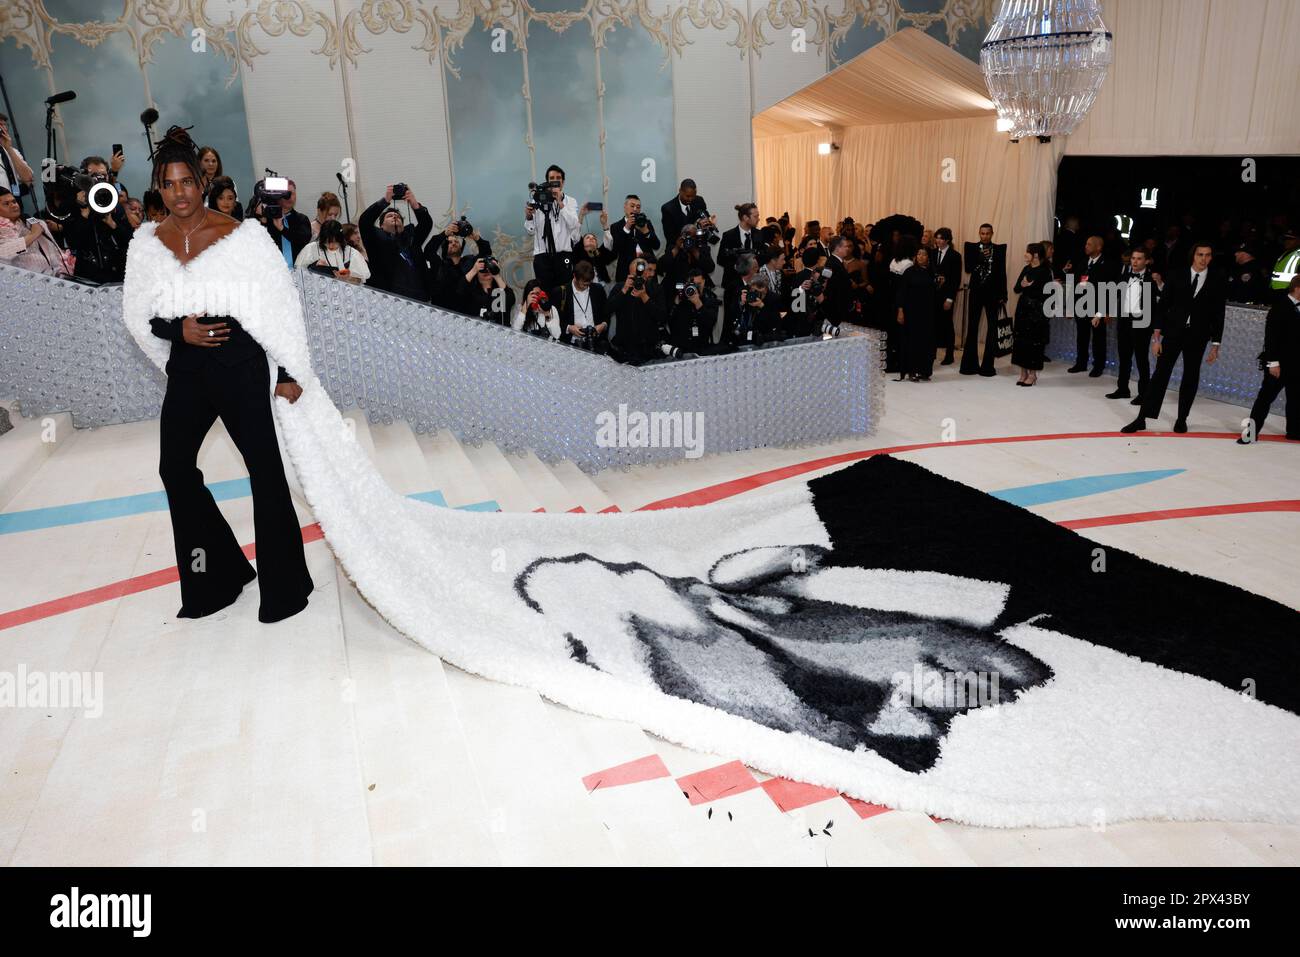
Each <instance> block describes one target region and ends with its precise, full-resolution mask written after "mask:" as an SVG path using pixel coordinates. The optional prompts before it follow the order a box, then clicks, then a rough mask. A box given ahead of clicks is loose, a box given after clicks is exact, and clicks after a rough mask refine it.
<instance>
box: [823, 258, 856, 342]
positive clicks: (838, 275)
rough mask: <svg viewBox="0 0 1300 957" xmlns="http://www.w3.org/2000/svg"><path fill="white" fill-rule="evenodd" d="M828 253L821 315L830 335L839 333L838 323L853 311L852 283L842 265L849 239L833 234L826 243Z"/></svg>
mask: <svg viewBox="0 0 1300 957" xmlns="http://www.w3.org/2000/svg"><path fill="white" fill-rule="evenodd" d="M827 246H828V248H829V249H830V255H829V256H828V257H827V258H826V266H825V268H824V269H823V270H822V272H823V275H825V271H826V270H827V269H829V270H830V275H829V276H826V277H825V280H826V290H825V296H826V298H825V300H824V301H823V302H822V308H821V315H822V319H823V320H824V324H829V327H830V328H829V329H828V330H827V331H828V332H829V333H830V334H831V335H839V327H840V323H841V322H843V321H844V320H846V319H848V318H849V316H850V315H851V314H852V313H853V283H852V282H851V281H850V280H849V273H848V270H847V269H846V268H845V266H844V257H845V256H847V255H848V250H849V241H848V239H847V238H845V237H844V236H833V237H832V238H831V241H830V242H829V243H828V244H827Z"/></svg>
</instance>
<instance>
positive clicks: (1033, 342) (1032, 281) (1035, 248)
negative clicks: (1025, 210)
mask: <svg viewBox="0 0 1300 957" xmlns="http://www.w3.org/2000/svg"><path fill="white" fill-rule="evenodd" d="M1053 278H1054V277H1053V276H1052V267H1051V265H1050V263H1049V260H1048V258H1047V250H1046V249H1044V248H1043V244H1042V243H1030V244H1029V245H1028V246H1026V247H1025V268H1024V269H1022V270H1020V278H1019V279H1017V280H1016V291H1017V292H1018V293H1020V299H1019V300H1018V301H1017V302H1016V318H1015V325H1014V327H1013V328H1014V332H1015V338H1014V340H1013V345H1012V351H1011V362H1012V363H1013V364H1014V365H1018V366H1020V381H1018V382H1017V383H1016V385H1023V386H1031V385H1033V384H1034V383H1035V382H1037V381H1038V373H1039V371H1040V370H1041V369H1042V368H1043V347H1044V346H1046V345H1047V328H1048V320H1047V315H1046V313H1044V311H1043V305H1044V302H1045V301H1046V299H1047V291H1046V287H1047V284H1048V283H1049V282H1051V281H1052V280H1053Z"/></svg>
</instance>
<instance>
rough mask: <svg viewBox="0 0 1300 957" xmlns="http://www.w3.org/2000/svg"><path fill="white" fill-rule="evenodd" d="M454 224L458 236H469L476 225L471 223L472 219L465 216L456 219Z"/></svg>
mask: <svg viewBox="0 0 1300 957" xmlns="http://www.w3.org/2000/svg"><path fill="white" fill-rule="evenodd" d="M452 225H453V226H455V227H456V235H457V236H461V237H466V236H469V234H470V233H472V232H474V227H473V226H472V225H470V221H469V220H468V219H466V218H465V217H464V216H462V217H461V218H460V219H458V220H456V222H454V223H452Z"/></svg>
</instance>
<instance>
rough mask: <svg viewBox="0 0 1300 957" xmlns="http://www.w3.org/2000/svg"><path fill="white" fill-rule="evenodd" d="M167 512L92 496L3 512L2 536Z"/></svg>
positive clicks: (153, 499) (157, 503)
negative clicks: (67, 502) (62, 503)
mask: <svg viewBox="0 0 1300 957" xmlns="http://www.w3.org/2000/svg"><path fill="white" fill-rule="evenodd" d="M208 491H210V492H211V493H212V497H213V498H214V499H216V500H217V501H218V502H224V501H228V500H230V499H236V498H247V497H248V496H249V495H250V494H252V490H251V489H250V488H249V485H248V479H246V478H242V479H229V480H227V481H224V482H210V483H208ZM407 498H413V499H417V500H419V501H421V502H428V503H430V504H431V505H439V506H443V507H446V506H447V499H446V497H445V496H444V495H443V494H442V492H439V491H437V490H436V489H435V490H434V491H431V492H416V493H414V494H412V495H408V496H407ZM458 508H459V509H461V510H462V511H467V512H496V511H500V506H499V505H497V503H496V502H494V501H488V502H474V503H472V504H470V505H461V506H458ZM165 511H167V495H166V493H164V492H142V493H140V494H139V495H122V496H119V497H117V498H100V499H92V500H91V501H88V502H74V503H72V504H70V505H51V506H48V507H46V508H29V509H26V510H24V511H21V512H6V513H4V514H0V535H9V534H12V533H14V532H32V531H37V530H38V529H42V528H58V527H60V526H63V525H80V524H83V523H85V522H102V521H104V520H105V519H110V518H125V517H127V516H129V515H143V514H144V513H146V512H165Z"/></svg>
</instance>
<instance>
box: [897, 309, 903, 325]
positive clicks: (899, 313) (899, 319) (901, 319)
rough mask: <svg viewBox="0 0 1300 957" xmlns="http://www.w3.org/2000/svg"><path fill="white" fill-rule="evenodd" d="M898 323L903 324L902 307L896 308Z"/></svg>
mask: <svg viewBox="0 0 1300 957" xmlns="http://www.w3.org/2000/svg"><path fill="white" fill-rule="evenodd" d="M898 324H899V325H900V326H901V325H902V324H903V310H902V309H900V310H898Z"/></svg>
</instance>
